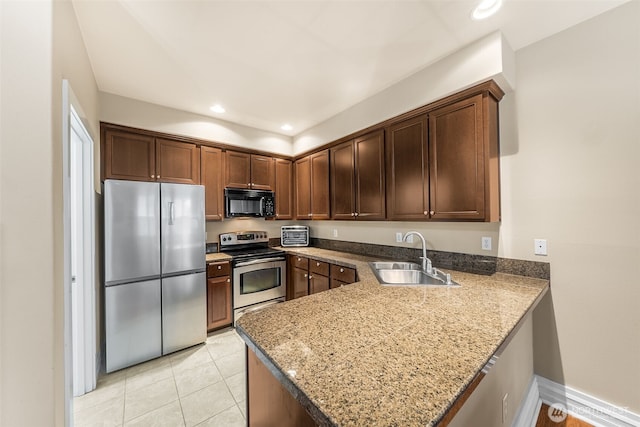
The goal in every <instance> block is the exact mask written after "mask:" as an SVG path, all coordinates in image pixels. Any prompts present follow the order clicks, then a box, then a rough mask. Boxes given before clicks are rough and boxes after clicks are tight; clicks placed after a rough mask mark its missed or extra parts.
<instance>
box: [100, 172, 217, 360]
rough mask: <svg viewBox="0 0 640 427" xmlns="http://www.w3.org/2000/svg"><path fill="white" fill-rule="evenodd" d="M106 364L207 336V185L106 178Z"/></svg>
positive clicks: (139, 357)
mask: <svg viewBox="0 0 640 427" xmlns="http://www.w3.org/2000/svg"><path fill="white" fill-rule="evenodd" d="M104 242H105V311H104V313H105V333H106V371H107V372H112V371H115V370H118V369H121V368H124V367H127V366H131V365H134V364H136V363H140V362H144V361H145V360H149V359H153V358H155V357H158V356H161V355H163V354H168V353H171V352H174V351H176V350H180V349H182V348H186V347H189V346H191V345H194V344H198V343H201V342H203V341H205V340H206V338H207V301H206V278H205V268H206V262H205V242H206V231H205V218H204V187H203V186H201V185H184V184H165V183H162V184H161V183H153V182H137V181H121V180H107V181H105V183H104Z"/></svg>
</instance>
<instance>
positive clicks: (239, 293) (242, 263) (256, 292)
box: [220, 231, 287, 325]
mask: <svg viewBox="0 0 640 427" xmlns="http://www.w3.org/2000/svg"><path fill="white" fill-rule="evenodd" d="M220 251H221V252H224V253H226V254H229V255H231V256H232V259H231V267H232V275H233V324H234V325H235V323H236V321H237V320H238V319H239V318H240V317H241V316H242V315H243V314H245V313H248V312H250V311H255V310H259V309H261V308H264V307H267V306H269V305H272V304H277V303H280V302H284V300H285V296H286V289H287V260H286V256H285V253H284V252H283V251H280V250H277V249H273V248H270V247H269V238H268V237H267V232H266V231H237V232H232V233H224V234H220Z"/></svg>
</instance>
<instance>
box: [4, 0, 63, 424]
mask: <svg viewBox="0 0 640 427" xmlns="http://www.w3.org/2000/svg"><path fill="white" fill-rule="evenodd" d="M0 8H1V9H2V12H1V15H2V22H1V23H0V31H1V33H0V43H1V50H2V70H1V72H0V76H1V77H0V78H1V80H0V86H1V88H2V95H1V96H2V97H1V99H0V114H1V123H2V126H1V127H0V136H1V138H0V139H1V141H2V157H1V158H0V165H1V166H0V171H1V173H2V175H1V177H0V187H1V190H0V195H1V196H2V200H1V203H0V212H1V214H0V218H2V224H1V228H0V232H1V233H2V236H1V237H2V238H1V245H2V249H1V253H2V259H1V263H2V264H1V266H0V271H1V273H0V274H1V285H2V290H1V292H2V293H1V295H0V304H1V307H2V308H1V311H2V318H1V320H0V322H1V324H0V328H1V333H0V336H1V339H2V342H1V343H0V354H1V360H2V366H1V367H0V375H1V378H0V390H1V393H2V395H1V397H2V415H1V416H2V418H1V419H0V424H2V425H3V426H18V425H34V426H35V425H52V423H53V420H54V413H55V412H56V411H55V405H54V402H55V394H54V393H56V392H57V393H59V392H61V391H62V390H61V389H60V388H59V386H60V384H59V383H58V382H57V381H56V369H57V368H59V367H60V366H59V365H58V366H56V365H55V364H54V363H55V358H54V356H53V354H54V349H55V347H56V338H57V337H58V336H60V334H59V332H61V331H60V330H59V328H57V326H56V325H55V324H56V320H57V313H56V309H55V307H54V295H55V289H54V275H55V265H54V257H53V250H54V246H55V240H54V225H53V220H52V218H53V197H54V194H53V189H52V185H51V181H52V177H53V167H52V166H53V165H52V163H53V161H52V160H53V156H54V149H53V147H52V119H53V118H52V114H51V102H52V98H53V94H52V73H51V32H52V6H51V4H48V3H31V2H1V3H0ZM55 420H56V421H57V422H58V423H59V422H60V418H55Z"/></svg>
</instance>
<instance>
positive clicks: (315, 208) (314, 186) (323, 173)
mask: <svg viewBox="0 0 640 427" xmlns="http://www.w3.org/2000/svg"><path fill="white" fill-rule="evenodd" d="M329 206H330V202H329V150H324V151H321V152H319V153H316V154H312V155H311V219H329V218H330V216H331V213H330V211H329Z"/></svg>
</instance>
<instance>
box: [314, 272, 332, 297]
mask: <svg viewBox="0 0 640 427" xmlns="http://www.w3.org/2000/svg"><path fill="white" fill-rule="evenodd" d="M328 290H329V278H328V277H327V276H321V275H320V274H310V275H309V295H311V294H317V293H318V292H322V291H328Z"/></svg>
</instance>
